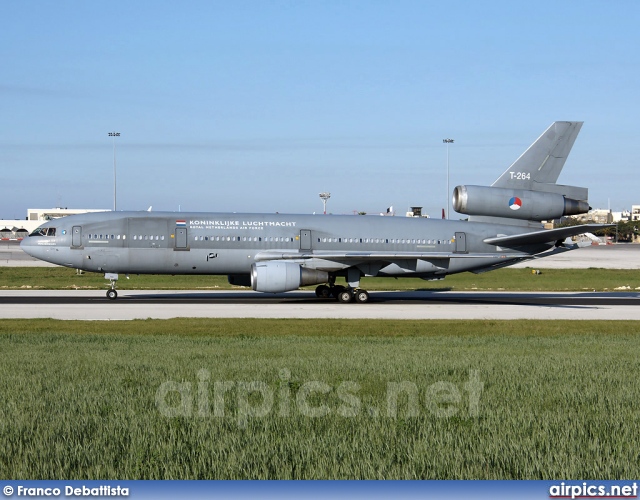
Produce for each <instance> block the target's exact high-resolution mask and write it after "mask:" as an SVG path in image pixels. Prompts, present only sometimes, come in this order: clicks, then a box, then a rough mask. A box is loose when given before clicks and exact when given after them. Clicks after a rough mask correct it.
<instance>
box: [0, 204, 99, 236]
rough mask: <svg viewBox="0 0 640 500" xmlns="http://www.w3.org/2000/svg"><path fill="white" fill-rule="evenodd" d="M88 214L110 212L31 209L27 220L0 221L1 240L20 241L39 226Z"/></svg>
mask: <svg viewBox="0 0 640 500" xmlns="http://www.w3.org/2000/svg"><path fill="white" fill-rule="evenodd" d="M88 212H108V210H106V209H88V208H81V209H72V208H59V207H58V208H29V209H28V210H27V218H26V219H25V220H11V219H7V220H0V239H2V240H20V239H22V238H24V237H25V236H27V235H29V234H30V233H31V232H32V231H33V230H34V229H36V228H37V227H38V226H41V225H42V224H44V223H45V222H47V221H48V220H51V219H59V218H60V217H66V216H67V215H75V214H86V213H88Z"/></svg>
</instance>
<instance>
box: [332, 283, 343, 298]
mask: <svg viewBox="0 0 640 500" xmlns="http://www.w3.org/2000/svg"><path fill="white" fill-rule="evenodd" d="M345 290H346V288H345V287H343V286H342V285H336V286H334V287H333V288H331V296H332V297H333V298H334V299H337V298H338V295H339V294H341V293H342V292H344V291H345Z"/></svg>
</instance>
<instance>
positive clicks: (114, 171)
mask: <svg viewBox="0 0 640 500" xmlns="http://www.w3.org/2000/svg"><path fill="white" fill-rule="evenodd" d="M109 137H113V211H114V212H115V211H116V137H120V132H109Z"/></svg>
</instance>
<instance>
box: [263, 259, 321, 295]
mask: <svg viewBox="0 0 640 500" xmlns="http://www.w3.org/2000/svg"><path fill="white" fill-rule="evenodd" d="M328 281H329V273H327V272H325V271H317V270H315V269H307V268H304V267H302V266H300V265H299V264H296V263H295V262H282V261H275V260H272V261H268V262H257V263H255V264H253V265H252V266H251V288H253V289H254V290H255V291H256V292H270V293H279V292H288V291H290V290H297V289H298V288H300V287H301V286H305V285H318V284H320V283H327V282H328Z"/></svg>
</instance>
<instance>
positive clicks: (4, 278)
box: [0, 267, 640, 291]
mask: <svg viewBox="0 0 640 500" xmlns="http://www.w3.org/2000/svg"><path fill="white" fill-rule="evenodd" d="M531 271H532V269H529V268H526V269H500V270H497V271H492V272H490V273H486V274H479V275H476V274H472V273H462V274H454V275H452V276H447V278H446V279H445V280H443V281H424V280H421V279H418V278H403V279H391V278H364V279H363V280H362V282H361V286H362V287H363V288H365V289H367V290H437V289H440V290H441V289H447V290H456V291H462V290H511V291H584V290H590V291H591V290H597V291H615V290H639V289H640V270H635V269H543V270H542V274H537V275H536V274H532V272H531ZM122 278H123V279H121V280H120V281H119V282H118V288H119V289H121V290H197V289H206V290H210V289H214V290H215V289H219V290H231V289H241V287H233V286H231V285H229V283H228V282H227V277H226V276H167V275H133V276H131V279H130V280H126V279H124V277H122ZM339 282H342V280H339ZM108 285H109V282H108V281H106V280H105V279H104V276H103V275H102V274H97V273H83V274H76V271H75V270H73V269H68V268H64V267H36V268H34V267H0V288H4V289H46V290H57V289H98V290H100V289H105V288H107V287H108ZM313 288H315V287H310V289H313Z"/></svg>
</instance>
